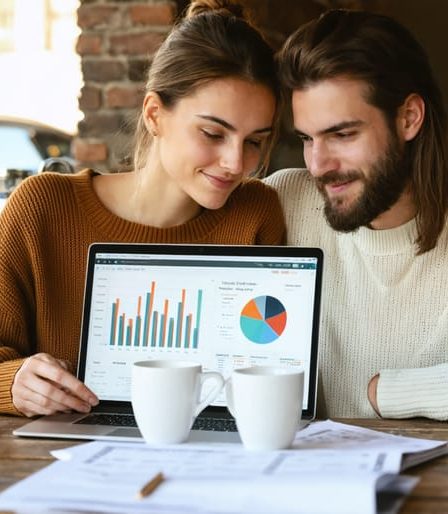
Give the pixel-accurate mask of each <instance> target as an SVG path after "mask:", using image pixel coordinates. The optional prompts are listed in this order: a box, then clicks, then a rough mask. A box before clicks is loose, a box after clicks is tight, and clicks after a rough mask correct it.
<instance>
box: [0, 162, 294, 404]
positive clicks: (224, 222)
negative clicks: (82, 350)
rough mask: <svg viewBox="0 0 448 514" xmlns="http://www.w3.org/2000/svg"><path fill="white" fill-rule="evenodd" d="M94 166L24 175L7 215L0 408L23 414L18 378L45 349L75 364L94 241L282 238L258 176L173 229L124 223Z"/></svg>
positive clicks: (0, 267)
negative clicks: (96, 181)
mask: <svg viewBox="0 0 448 514" xmlns="http://www.w3.org/2000/svg"><path fill="white" fill-rule="evenodd" d="M93 176H94V172H93V171H92V170H84V171H83V172H80V173H78V174H75V175H60V174H56V173H45V174H43V175H39V176H36V177H32V178H29V179H27V180H25V181H24V182H23V183H22V184H21V186H20V187H19V188H18V189H17V190H16V191H15V192H14V194H13V195H11V197H10V198H9V200H8V202H7V204H6V206H5V208H4V209H3V211H2V213H1V215H0V288H1V295H0V412H1V413H12V414H18V412H17V411H16V410H15V408H14V406H13V403H12V399H11V386H12V382H13V380H14V375H15V373H16V372H17V370H18V369H19V367H20V366H21V365H22V363H23V361H24V359H25V358H26V357H27V356H30V355H33V354H35V353H39V352H45V353H49V354H51V355H53V356H54V357H56V358H58V359H66V360H68V361H69V362H71V364H72V366H73V368H74V369H76V364H77V358H78V349H79V338H80V324H81V315H82V303H83V292H84V280H85V268H86V260H87V250H88V246H89V245H90V244H91V243H93V242H119V243H137V242H144V243H145V242H146V243H185V244H188V243H197V244H209V243H215V244H266V245H275V244H282V243H283V241H284V232H285V229H284V221H283V214H282V211H281V207H280V203H279V201H278V198H277V194H276V193H275V191H273V190H272V189H271V188H269V187H268V186H266V185H265V184H263V183H262V182H261V181H259V180H249V181H247V182H246V183H244V184H242V185H241V186H240V187H239V188H238V189H237V190H236V191H234V192H233V193H232V195H231V196H230V198H229V200H228V201H227V203H226V204H225V206H224V207H222V208H221V209H218V210H213V211H212V210H204V211H203V212H202V213H201V214H200V215H199V216H198V217H197V218H195V219H193V220H191V221H189V222H187V223H185V224H183V225H179V226H176V227H171V228H165V229H161V228H156V227H151V226H146V225H141V224H138V223H134V222H130V221H126V220H124V219H122V218H119V217H118V216H116V215H114V214H112V213H111V212H110V211H108V210H107V209H106V208H105V207H104V205H103V204H102V203H101V202H100V200H99V199H98V197H97V196H96V194H95V192H94V189H93V185H92V178H93Z"/></svg>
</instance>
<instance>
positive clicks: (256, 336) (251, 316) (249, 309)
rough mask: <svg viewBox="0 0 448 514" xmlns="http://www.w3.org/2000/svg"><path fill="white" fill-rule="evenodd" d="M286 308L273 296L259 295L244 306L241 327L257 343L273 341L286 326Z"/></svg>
mask: <svg viewBox="0 0 448 514" xmlns="http://www.w3.org/2000/svg"><path fill="white" fill-rule="evenodd" d="M286 321H287V315H286V310H285V307H284V306H283V304H282V303H281V302H280V300H277V298H274V297H273V296H258V297H257V298H253V299H252V300H250V301H249V302H247V304H246V305H245V306H244V307H243V309H242V311H241V316H240V327H241V330H242V332H243V334H244V335H245V336H246V337H247V339H249V341H251V342H253V343H257V344H267V343H272V342H273V341H275V340H276V339H278V338H279V337H280V336H281V334H282V333H283V331H284V330H285V327H286Z"/></svg>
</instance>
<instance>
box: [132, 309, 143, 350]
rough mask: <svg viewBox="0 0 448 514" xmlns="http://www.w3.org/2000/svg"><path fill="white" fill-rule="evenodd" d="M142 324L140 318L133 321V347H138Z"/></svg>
mask: <svg viewBox="0 0 448 514" xmlns="http://www.w3.org/2000/svg"><path fill="white" fill-rule="evenodd" d="M141 324H142V318H141V317H140V316H137V318H136V319H135V336H134V346H139V345H140V326H141Z"/></svg>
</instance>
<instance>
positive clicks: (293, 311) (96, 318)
mask: <svg viewBox="0 0 448 514" xmlns="http://www.w3.org/2000/svg"><path fill="white" fill-rule="evenodd" d="M321 259H322V257H321V252H320V251H319V250H313V249H298V248H293V247H259V246H258V247H222V246H219V247H218V246H181V245H151V244H148V245H116V244H104V245H101V244H95V245H92V247H91V248H90V254H89V263H88V273H87V282H86V295H85V306H84V319H83V336H82V345H81V353H80V371H81V375H82V376H81V377H80V378H82V379H83V381H84V383H85V384H86V385H87V386H88V387H89V388H90V389H92V390H93V391H94V392H95V393H96V394H97V395H98V397H99V398H100V399H101V400H105V401H118V402H129V401H130V399H131V369H132V363H133V362H135V361H137V360H145V359H183V360H192V361H196V362H200V363H201V364H202V366H203V370H204V371H207V370H214V371H219V372H221V373H222V374H223V375H224V378H228V377H229V376H230V374H231V372H232V370H233V369H235V368H241V367H247V366H252V365H273V366H283V367H301V368H303V369H304V370H305V389H304V405H303V408H304V411H306V410H307V409H308V408H309V407H310V406H309V402H312V403H313V402H314V401H315V387H314V386H313V387H312V390H311V391H310V390H309V389H310V383H311V384H315V382H316V376H315V373H316V365H317V362H316V360H317V327H318V317H319V316H318V314H319V299H320V280H321V273H322V270H321ZM214 405H215V406H219V407H221V406H222V407H224V406H225V405H226V402H225V394H224V393H222V394H221V395H220V396H219V397H218V398H217V400H216V401H215V403H214Z"/></svg>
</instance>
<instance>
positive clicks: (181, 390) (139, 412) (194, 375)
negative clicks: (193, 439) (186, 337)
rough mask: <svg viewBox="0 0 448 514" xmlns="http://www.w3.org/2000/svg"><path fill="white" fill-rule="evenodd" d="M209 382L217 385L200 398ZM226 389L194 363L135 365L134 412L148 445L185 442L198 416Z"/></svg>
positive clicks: (211, 373)
mask: <svg viewBox="0 0 448 514" xmlns="http://www.w3.org/2000/svg"><path fill="white" fill-rule="evenodd" d="M209 380H213V381H214V382H215V385H214V387H212V388H210V390H209V391H208V393H207V394H206V395H205V397H204V398H201V393H202V389H203V384H204V383H205V382H206V381H207V382H208V381H209ZM207 385H208V384H207ZM223 386H224V379H223V377H222V375H221V374H220V373H217V372H214V371H208V372H203V371H202V366H201V365H200V364H197V363H195V362H190V361H181V360H149V361H139V362H134V365H133V366H132V384H131V396H132V409H133V411H134V416H135V420H136V422H137V425H138V428H139V429H140V432H141V433H142V436H143V438H144V439H145V441H146V442H147V443H150V444H172V443H181V442H183V441H185V440H186V439H187V438H188V435H189V432H190V429H191V426H192V424H193V422H194V419H195V418H196V416H197V415H198V414H199V413H200V412H201V411H202V410H203V409H205V407H207V405H209V404H210V403H212V402H213V400H214V399H215V398H216V397H217V396H218V394H219V393H220V392H221V390H222V388H223Z"/></svg>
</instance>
